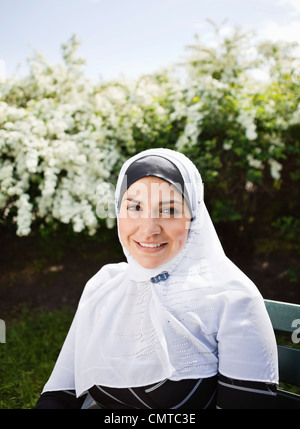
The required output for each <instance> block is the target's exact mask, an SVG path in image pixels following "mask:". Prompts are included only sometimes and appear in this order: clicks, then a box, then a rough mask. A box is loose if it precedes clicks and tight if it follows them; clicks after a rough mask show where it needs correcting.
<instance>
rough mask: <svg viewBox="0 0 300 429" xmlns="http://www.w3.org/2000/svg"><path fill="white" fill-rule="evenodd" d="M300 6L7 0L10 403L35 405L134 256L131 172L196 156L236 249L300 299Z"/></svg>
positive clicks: (1, 278)
mask: <svg viewBox="0 0 300 429" xmlns="http://www.w3.org/2000/svg"><path fill="white" fill-rule="evenodd" d="M299 36H300V1H299V0H272V1H271V0H260V1H256V0H255V1H254V0H252V1H251V2H250V1H248V0H245V1H240V0H239V1H237V0H230V1H224V0H214V1H211V0H210V1H206V0H203V1H201V0H164V1H158V0H153V1H151V2H146V1H137V0H127V1H126V2H123V1H121V0H113V1H109V2H108V1H105V0H63V1H58V0H51V1H48V0H45V1H37V0H30V1H26V2H24V1H20V0H11V1H8V0H2V1H1V15H0V40H1V42H0V267H1V270H0V319H2V320H3V321H4V322H5V326H6V343H4V344H0V359H1V372H0V408H32V407H34V404H35V402H36V400H37V398H38V395H39V393H40V391H41V389H42V387H43V385H44V383H45V382H46V380H47V378H48V377H49V374H50V372H51V369H52V367H53V364H54V362H55V360H56V357H57V354H58V352H59V350H60V348H61V345H62V342H63V340H64V337H65V335H66V332H67V330H68V327H69V325H70V323H71V320H72V317H73V315H74V312H75V311H76V306H77V303H78V300H79V298H80V295H81V292H82V289H83V288H84V285H85V283H86V282H87V280H88V279H89V278H90V277H91V276H92V275H93V274H95V273H96V272H97V271H98V270H99V269H100V268H101V266H102V265H103V264H105V263H108V262H117V261H121V260H124V256H123V254H122V251H121V247H120V245H119V242H118V239H117V234H116V226H115V218H114V206H113V201H114V187H115V184H116V179H117V175H118V172H119V169H120V167H121V165H122V163H123V162H124V161H125V160H126V159H127V158H128V157H130V156H132V155H133V154H135V153H137V152H139V151H141V150H143V149H147V148H150V147H169V148H172V149H176V150H179V151H182V152H183V153H185V154H186V155H187V156H188V157H190V158H191V159H192V161H193V162H194V163H195V164H196V165H197V167H198V168H199V171H200V172H201V175H202V177H203V181H204V183H205V201H206V204H207V206H208V209H209V211H210V214H211V217H212V219H213V221H214V223H215V226H216V229H217V232H218V234H219V236H220V239H221V242H222V244H223V247H224V250H225V252H226V253H227V255H228V256H229V257H230V258H231V259H232V260H233V261H234V262H235V263H236V264H237V265H238V266H239V267H240V268H241V269H242V270H243V271H245V272H246V274H248V275H249V277H251V278H252V279H253V280H254V282H255V283H256V284H257V287H258V288H259V290H260V291H261V293H262V295H263V296H264V297H265V298H268V299H274V300H281V301H286V302H294V303H300V289H299V278H300V265H299V237H300V220H299V192H298V189H299V178H300V168H299V165H300V158H299V153H300V148H299V135H300V132H299V131H300V105H299V98H300V92H299V88H300V51H299V44H298V42H299V40H300V37H299Z"/></svg>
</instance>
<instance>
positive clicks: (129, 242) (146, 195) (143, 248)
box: [119, 177, 190, 268]
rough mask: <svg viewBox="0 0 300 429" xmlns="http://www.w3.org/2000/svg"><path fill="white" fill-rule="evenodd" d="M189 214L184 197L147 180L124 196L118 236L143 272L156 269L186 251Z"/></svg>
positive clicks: (160, 182) (153, 179)
mask: <svg viewBox="0 0 300 429" xmlns="http://www.w3.org/2000/svg"><path fill="white" fill-rule="evenodd" d="M189 227H190V212H189V209H188V206H187V205H186V203H185V201H184V199H183V197H182V195H181V194H180V193H179V192H178V191H177V190H176V189H174V188H173V187H172V185H171V184H170V183H168V182H166V181H164V180H162V179H159V178H156V177H144V178H142V179H139V180H137V181H136V182H134V183H133V184H132V185H131V186H130V187H129V188H128V189H127V191H126V192H125V194H124V195H123V198H122V202H121V206H120V218H119V232H120V238H121V241H122V244H123V246H124V247H125V248H126V250H127V251H128V252H129V253H130V254H131V255H132V256H133V257H134V259H135V260H136V261H137V262H138V263H139V264H140V265H141V266H142V267H144V268H156V267H159V266H160V265H162V264H164V263H166V262H168V261H170V260H171V259H172V258H174V257H175V256H176V255H177V254H178V253H179V252H180V251H181V250H182V249H183V247H184V245H185V243H186V240H187V237H188V233H189Z"/></svg>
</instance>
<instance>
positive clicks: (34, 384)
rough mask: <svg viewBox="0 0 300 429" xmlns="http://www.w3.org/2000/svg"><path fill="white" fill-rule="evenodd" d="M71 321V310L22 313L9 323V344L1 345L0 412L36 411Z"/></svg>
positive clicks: (23, 311) (7, 328) (7, 335)
mask: <svg viewBox="0 0 300 429" xmlns="http://www.w3.org/2000/svg"><path fill="white" fill-rule="evenodd" d="M72 318H73V313H72V311H71V310H57V311H55V312H50V313H44V312H42V311H38V312H35V313H34V314H30V313H29V311H28V310H22V311H21V314H19V315H18V316H17V317H16V318H14V319H13V320H11V321H10V322H7V323H6V343H4V344H0V362H1V367H0V409H32V408H34V407H35V404H36V401H37V399H38V397H39V395H40V393H41V390H42V388H43V386H44V384H45V383H46V381H47V380H48V378H49V376H50V374H51V371H52V369H53V366H54V364H55V361H56V359H57V356H58V354H59V351H60V349H61V347H62V344H63V342H64V339H65V336H66V334H67V332H68V329H69V327H70V324H71V321H72Z"/></svg>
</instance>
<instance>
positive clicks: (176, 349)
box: [37, 149, 278, 409]
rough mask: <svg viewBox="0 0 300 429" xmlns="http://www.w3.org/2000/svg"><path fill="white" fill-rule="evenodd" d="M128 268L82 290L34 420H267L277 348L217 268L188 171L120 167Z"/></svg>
mask: <svg viewBox="0 0 300 429" xmlns="http://www.w3.org/2000/svg"><path fill="white" fill-rule="evenodd" d="M116 213H117V220H118V233H119V238H120V242H121V244H122V247H123V250H124V253H125V255H126V258H127V263H125V262H122V263H119V264H109V265H106V266H104V267H103V268H102V269H101V270H100V271H99V272H98V273H97V274H96V275H95V276H94V277H93V278H92V279H91V280H90V281H89V282H88V283H87V285H86V288H85V290H84V292H83V294H82V297H81V300H80V302H79V306H78V310H77V313H76V316H75V318H74V321H73V324H72V326H71V328H70V331H69V334H68V336H67V338H66V341H65V344H64V346H63V348H62V351H61V353H60V356H59V358H58V360H57V363H56V365H55V368H54V370H53V373H52V375H51V377H50V379H49V381H48V382H47V384H46V386H45V387H44V390H43V393H42V395H41V397H40V399H39V401H38V404H37V408H78V407H81V405H82V402H83V401H84V398H85V396H86V395H87V394H89V395H91V396H92V397H93V398H94V400H95V401H96V402H97V403H98V404H99V405H100V407H102V408H131V409H133V408H156V409H158V408H165V409H170V408H194V409H200V408H211V407H218V408H269V407H273V406H274V403H275V402H274V401H275V398H276V384H277V383H278V363H277V347H276V342H275V338H274V333H273V329H272V326H271V323H270V320H269V318H268V315H267V312H266V309H265V306H264V302H263V299H262V297H261V295H260V293H259V292H258V290H257V288H256V287H255V285H254V284H253V283H252V282H251V281H250V280H249V279H248V278H247V277H246V276H245V275H244V274H243V273H242V272H241V271H240V270H239V269H238V268H237V267H236V266H235V265H234V264H233V263H232V262H231V261H230V260H229V259H228V258H227V257H226V256H225V254H224V252H223V250H222V247H221V244H220V242H219V239H218V237H217V234H216V232H215V229H214V227H213V224H212V222H211V220H210V217H209V214H208V212H207V209H206V207H205V204H204V201H203V184H202V180H201V177H200V174H199V172H198V170H197V169H196V167H195V166H194V164H193V163H192V162H191V161H190V160H189V159H188V158H186V157H185V156H184V155H183V154H180V153H178V152H175V151H172V150H169V149H150V150H147V151H144V152H142V153H140V154H138V155H136V156H134V157H133V158H131V159H130V160H128V161H127V162H126V163H125V164H124V165H123V167H122V169H121V172H120V175H119V179H118V183H117V187H116Z"/></svg>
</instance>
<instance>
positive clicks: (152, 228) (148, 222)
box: [139, 216, 161, 237]
mask: <svg viewBox="0 0 300 429" xmlns="http://www.w3.org/2000/svg"><path fill="white" fill-rule="evenodd" d="M139 229H140V232H141V233H143V234H144V236H145V237H147V236H148V237H149V236H151V235H156V234H160V233H161V226H160V222H159V218H156V217H153V216H149V217H145V218H142V219H140V227H139Z"/></svg>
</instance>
